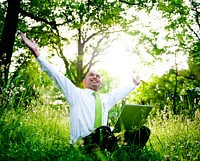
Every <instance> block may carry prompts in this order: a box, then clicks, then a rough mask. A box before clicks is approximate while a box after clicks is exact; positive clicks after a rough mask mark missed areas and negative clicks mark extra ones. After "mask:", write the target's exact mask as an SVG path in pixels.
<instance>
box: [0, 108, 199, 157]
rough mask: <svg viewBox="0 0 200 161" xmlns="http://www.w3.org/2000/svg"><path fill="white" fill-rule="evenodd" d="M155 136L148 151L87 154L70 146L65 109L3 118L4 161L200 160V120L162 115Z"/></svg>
mask: <svg viewBox="0 0 200 161" xmlns="http://www.w3.org/2000/svg"><path fill="white" fill-rule="evenodd" d="M148 126H149V127H150V129H151V132H152V133H151V137H150V140H149V141H148V143H147V145H146V147H145V148H144V150H143V151H142V152H140V153H138V152H132V151H133V149H134V148H135V147H134V146H133V147H123V148H121V149H119V150H116V151H115V152H113V153H110V152H107V151H96V152H93V153H90V154H86V153H84V149H76V148H73V147H71V146H70V145H69V119H68V117H67V114H66V111H65V110H63V109H54V108H51V107H44V106H42V107H37V108H35V109H32V110H29V111H25V110H5V111H3V113H2V116H1V118H0V160H15V161H18V160H20V161H23V160H30V161H32V160H35V161H37V160H57V161H65V160H66V161H67V160H69V161H71V160H73V161H76V160H85V161H90V160H91V161H92V160H105V161H115V160H120V161H121V160H124V161H128V160H137V161H138V160H150V161H155V160H158V161H163V160H166V158H169V159H170V160H177V161H178V160H181V161H186V160H187V161H189V160H191V161H193V160H200V135H199V132H200V131H199V130H200V128H199V126H200V123H199V118H197V117H196V118H194V119H193V121H192V120H190V119H187V118H186V117H183V116H176V117H175V116H172V115H170V114H166V113H159V114H157V115H156V116H154V117H151V119H149V121H148Z"/></svg>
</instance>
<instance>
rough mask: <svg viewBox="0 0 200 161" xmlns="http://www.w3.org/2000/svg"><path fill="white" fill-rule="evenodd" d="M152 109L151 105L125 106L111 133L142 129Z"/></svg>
mask: <svg viewBox="0 0 200 161" xmlns="http://www.w3.org/2000/svg"><path fill="white" fill-rule="evenodd" d="M152 108H153V106H151V105H136V104H125V105H124V106H123V109H122V112H121V113H120V115H119V118H118V120H117V122H116V124H115V125H114V130H113V132H114V133H119V132H125V131H134V130H137V129H138V128H140V127H142V126H143V125H144V123H145V121H146V119H147V117H148V115H149V113H150V111H151V110H152Z"/></svg>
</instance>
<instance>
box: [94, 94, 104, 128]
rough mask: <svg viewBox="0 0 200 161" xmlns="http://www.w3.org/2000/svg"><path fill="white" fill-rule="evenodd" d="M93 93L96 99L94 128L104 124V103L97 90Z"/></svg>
mask: <svg viewBox="0 0 200 161" xmlns="http://www.w3.org/2000/svg"><path fill="white" fill-rule="evenodd" d="M93 94H94V97H95V99H96V108H95V120H94V128H97V127H99V126H101V125H102V104H101V99H100V96H99V94H98V93H97V92H94V93H93Z"/></svg>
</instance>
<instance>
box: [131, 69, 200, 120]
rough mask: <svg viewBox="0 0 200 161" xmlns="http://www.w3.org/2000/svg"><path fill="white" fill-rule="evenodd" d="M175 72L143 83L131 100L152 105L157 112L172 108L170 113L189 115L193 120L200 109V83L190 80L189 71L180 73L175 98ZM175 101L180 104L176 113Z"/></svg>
mask: <svg viewBox="0 0 200 161" xmlns="http://www.w3.org/2000/svg"><path fill="white" fill-rule="evenodd" d="M175 72H176V71H175V70H174V69H171V70H170V71H169V72H167V73H166V74H164V75H162V76H161V77H157V76H156V77H152V78H151V80H150V81H149V82H143V83H142V84H141V86H140V87H139V88H138V89H137V90H136V91H135V92H134V93H133V95H134V96H133V97H130V100H131V101H133V102H135V103H139V104H151V105H153V106H154V107H155V109H156V110H157V109H160V110H164V109H165V107H166V106H170V107H171V109H169V110H170V111H169V112H173V113H175V112H176V114H184V115H188V116H189V117H191V118H192V117H193V116H194V114H195V111H196V110H197V109H198V108H199V101H200V97H199V92H200V91H199V85H198V82H197V81H195V80H191V79H188V71H178V77H177V90H176V96H175V98H174V89H175V86H176V84H175V82H176V81H175V79H176V74H175ZM173 99H175V100H176V102H177V103H178V104H177V106H176V109H175V111H174V109H173V106H174V104H173Z"/></svg>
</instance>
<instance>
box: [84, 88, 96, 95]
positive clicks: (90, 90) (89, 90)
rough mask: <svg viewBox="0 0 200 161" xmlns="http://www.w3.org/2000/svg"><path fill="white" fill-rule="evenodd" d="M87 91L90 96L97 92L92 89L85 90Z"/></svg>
mask: <svg viewBox="0 0 200 161" xmlns="http://www.w3.org/2000/svg"><path fill="white" fill-rule="evenodd" d="M85 91H86V92H87V93H89V94H92V93H93V92H95V91H94V90H92V89H89V88H85Z"/></svg>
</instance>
